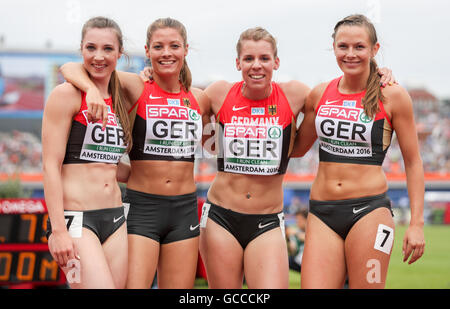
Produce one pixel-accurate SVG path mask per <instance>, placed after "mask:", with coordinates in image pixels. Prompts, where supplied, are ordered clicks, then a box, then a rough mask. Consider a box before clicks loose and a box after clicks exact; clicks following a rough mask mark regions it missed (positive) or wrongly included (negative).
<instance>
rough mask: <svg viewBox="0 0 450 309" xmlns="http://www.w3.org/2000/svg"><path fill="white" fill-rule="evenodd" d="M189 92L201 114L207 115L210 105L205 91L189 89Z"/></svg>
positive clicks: (194, 88)
mask: <svg viewBox="0 0 450 309" xmlns="http://www.w3.org/2000/svg"><path fill="white" fill-rule="evenodd" d="M190 92H191V93H192V95H193V96H194V98H195V100H196V101H197V103H198V105H199V106H200V110H201V111H202V113H204V112H208V113H209V109H210V104H211V103H210V100H209V97H208V96H207V95H206V93H205V91H204V90H203V89H200V88H196V87H191V89H190Z"/></svg>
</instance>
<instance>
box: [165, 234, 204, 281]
mask: <svg viewBox="0 0 450 309" xmlns="http://www.w3.org/2000/svg"><path fill="white" fill-rule="evenodd" d="M197 261H198V237H193V238H189V239H185V240H179V241H175V242H171V243H168V244H163V245H161V251H160V255H159V263H158V287H159V288H161V289H192V288H193V287H194V281H195V274H196V272H197Z"/></svg>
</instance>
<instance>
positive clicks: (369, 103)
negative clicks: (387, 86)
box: [332, 14, 384, 119]
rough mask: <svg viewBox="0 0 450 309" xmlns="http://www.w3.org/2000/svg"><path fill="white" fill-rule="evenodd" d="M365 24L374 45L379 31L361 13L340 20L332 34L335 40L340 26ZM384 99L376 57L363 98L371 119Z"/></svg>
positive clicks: (365, 109) (371, 66) (372, 61)
mask: <svg viewBox="0 0 450 309" xmlns="http://www.w3.org/2000/svg"><path fill="white" fill-rule="evenodd" d="M342 25H346V26H364V27H366V29H367V32H368V34H369V39H370V41H371V44H372V46H373V45H375V44H376V43H377V42H378V38H377V32H376V30H375V27H374V25H373V24H372V23H371V22H370V20H369V19H368V18H367V17H366V16H364V15H360V14H355V15H350V16H347V17H345V18H344V19H342V20H340V21H339V22H338V23H337V24H336V26H334V33H333V34H332V38H333V40H334V39H335V38H336V33H337V31H338V29H339V27H340V26H342ZM380 100H381V101H382V102H383V101H384V97H383V94H382V92H381V87H380V76H379V75H378V65H377V62H376V61H375V59H374V58H371V59H370V74H369V78H368V79H367V84H366V95H365V96H364V98H363V99H362V104H363V106H364V113H365V114H366V115H367V116H368V117H369V118H371V119H373V118H374V117H375V115H376V113H377V112H378V102H379V101H380Z"/></svg>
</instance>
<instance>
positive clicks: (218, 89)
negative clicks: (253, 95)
mask: <svg viewBox="0 0 450 309" xmlns="http://www.w3.org/2000/svg"><path fill="white" fill-rule="evenodd" d="M231 87H233V83H230V82H227V81H225V80H219V81H216V82H214V83H212V84H211V85H209V86H208V87H207V88H206V89H205V93H206V95H207V96H208V98H209V99H210V102H211V112H212V113H213V114H214V115H217V114H218V112H219V110H220V108H221V107H222V104H223V102H224V101H225V98H226V97H227V94H228V92H229V91H230V89H231Z"/></svg>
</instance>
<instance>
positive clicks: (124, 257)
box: [103, 224, 128, 289]
mask: <svg viewBox="0 0 450 309" xmlns="http://www.w3.org/2000/svg"><path fill="white" fill-rule="evenodd" d="M103 251H104V252H105V256H106V259H107V261H108V265H109V268H110V269H111V274H112V276H113V279H114V284H115V286H116V288H118V289H123V288H125V284H126V280H127V273H128V239H127V226H126V224H122V226H121V227H120V228H119V229H117V231H115V232H114V233H113V234H112V235H111V236H109V237H108V239H107V240H106V241H105V242H104V243H103Z"/></svg>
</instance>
